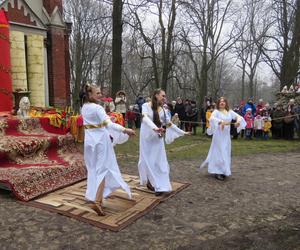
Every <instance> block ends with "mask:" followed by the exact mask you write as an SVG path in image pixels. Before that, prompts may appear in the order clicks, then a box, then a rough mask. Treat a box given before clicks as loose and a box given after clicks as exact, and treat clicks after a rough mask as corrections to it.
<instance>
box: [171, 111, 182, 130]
mask: <svg viewBox="0 0 300 250" xmlns="http://www.w3.org/2000/svg"><path fill="white" fill-rule="evenodd" d="M171 121H172V123H173V124H175V125H176V126H177V127H179V126H180V120H179V116H178V114H177V113H175V114H174V115H173V117H172V120H171Z"/></svg>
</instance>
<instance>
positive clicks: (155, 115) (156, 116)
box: [151, 89, 162, 128]
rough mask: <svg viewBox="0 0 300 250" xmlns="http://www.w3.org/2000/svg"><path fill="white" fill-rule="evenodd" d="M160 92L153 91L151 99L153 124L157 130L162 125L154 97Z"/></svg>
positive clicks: (159, 90)
mask: <svg viewBox="0 0 300 250" xmlns="http://www.w3.org/2000/svg"><path fill="white" fill-rule="evenodd" d="M161 91H162V89H156V90H154V92H153V94H152V97H151V103H152V110H153V122H154V124H155V125H156V126H157V127H159V128H160V127H161V125H162V124H161V121H160V118H159V114H158V101H157V98H156V95H157V94H160V92H161Z"/></svg>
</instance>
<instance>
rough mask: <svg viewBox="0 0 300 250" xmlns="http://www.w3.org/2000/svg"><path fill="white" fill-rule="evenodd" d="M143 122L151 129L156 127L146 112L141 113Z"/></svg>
mask: <svg viewBox="0 0 300 250" xmlns="http://www.w3.org/2000/svg"><path fill="white" fill-rule="evenodd" d="M143 122H144V123H145V124H146V125H147V126H148V127H149V128H151V129H156V128H158V127H157V126H156V125H155V124H154V122H153V121H152V120H151V119H150V118H149V117H148V115H147V114H145V113H144V114H143Z"/></svg>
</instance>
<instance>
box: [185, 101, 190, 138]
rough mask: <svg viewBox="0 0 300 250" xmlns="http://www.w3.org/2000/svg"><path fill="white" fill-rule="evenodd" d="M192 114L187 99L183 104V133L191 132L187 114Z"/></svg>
mask: <svg viewBox="0 0 300 250" xmlns="http://www.w3.org/2000/svg"><path fill="white" fill-rule="evenodd" d="M190 113H192V106H191V101H190V100H189V99H185V102H184V121H185V122H184V127H185V131H188V132H191V131H192V127H191V123H190V121H191V118H190V116H189V114H190Z"/></svg>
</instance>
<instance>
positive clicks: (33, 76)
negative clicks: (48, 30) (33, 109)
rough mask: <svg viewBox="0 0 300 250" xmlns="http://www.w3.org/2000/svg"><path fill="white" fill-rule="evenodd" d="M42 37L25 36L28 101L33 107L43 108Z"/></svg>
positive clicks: (44, 101) (43, 68)
mask: <svg viewBox="0 0 300 250" xmlns="http://www.w3.org/2000/svg"><path fill="white" fill-rule="evenodd" d="M44 56H45V55H44V37H43V36H41V35H28V36H27V70H28V86H29V90H30V91H31V94H30V101H31V104H32V105H34V106H39V107H45V105H46V96H45V93H46V91H45V60H44Z"/></svg>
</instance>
